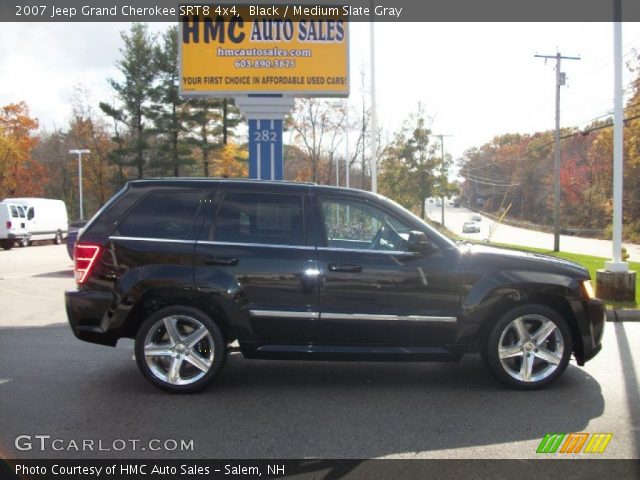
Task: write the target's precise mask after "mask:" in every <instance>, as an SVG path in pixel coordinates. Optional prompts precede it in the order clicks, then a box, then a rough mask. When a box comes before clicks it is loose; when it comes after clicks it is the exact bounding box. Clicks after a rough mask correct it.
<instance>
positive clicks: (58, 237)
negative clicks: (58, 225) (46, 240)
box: [53, 230, 62, 245]
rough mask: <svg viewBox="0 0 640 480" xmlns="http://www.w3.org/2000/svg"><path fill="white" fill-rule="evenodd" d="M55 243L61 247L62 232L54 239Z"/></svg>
mask: <svg viewBox="0 0 640 480" xmlns="http://www.w3.org/2000/svg"><path fill="white" fill-rule="evenodd" d="M53 243H54V244H55V245H60V244H61V243H62V232H61V231H60V230H58V231H57V232H56V236H55V237H54V238H53Z"/></svg>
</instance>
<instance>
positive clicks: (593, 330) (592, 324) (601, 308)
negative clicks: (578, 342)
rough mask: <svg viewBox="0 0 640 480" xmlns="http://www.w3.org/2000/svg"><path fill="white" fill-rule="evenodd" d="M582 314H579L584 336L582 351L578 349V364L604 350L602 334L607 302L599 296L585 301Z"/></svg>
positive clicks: (581, 330)
mask: <svg viewBox="0 0 640 480" xmlns="http://www.w3.org/2000/svg"><path fill="white" fill-rule="evenodd" d="M581 303H582V308H581V310H582V314H581V315H579V316H578V315H577V317H578V323H579V324H580V333H581V336H582V351H581V352H580V351H576V359H577V361H578V365H584V363H585V362H588V361H589V360H591V359H592V358H593V357H595V356H596V355H597V354H598V352H599V351H600V350H602V335H603V333H604V325H605V322H606V311H605V304H604V302H603V301H602V300H599V299H597V298H594V299H591V300H587V301H583V302H581Z"/></svg>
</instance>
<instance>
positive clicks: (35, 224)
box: [2, 198, 69, 245]
mask: <svg viewBox="0 0 640 480" xmlns="http://www.w3.org/2000/svg"><path fill="white" fill-rule="evenodd" d="M2 202H3V203H13V204H16V205H21V206H22V207H23V208H24V210H25V213H26V214H27V230H28V232H29V235H30V236H31V240H53V242H54V243H55V244H56V245H58V244H60V243H62V239H63V238H64V237H65V236H66V235H67V232H68V231H69V219H68V217H67V207H66V205H65V204H64V202H63V201H62V200H52V199H50V198H5V199H4V200H3V201H2Z"/></svg>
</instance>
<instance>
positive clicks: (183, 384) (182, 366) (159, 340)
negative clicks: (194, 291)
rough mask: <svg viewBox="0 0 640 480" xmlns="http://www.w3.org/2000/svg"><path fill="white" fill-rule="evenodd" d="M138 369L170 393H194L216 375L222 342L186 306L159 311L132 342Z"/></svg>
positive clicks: (206, 322) (198, 313)
mask: <svg viewBox="0 0 640 480" xmlns="http://www.w3.org/2000/svg"><path fill="white" fill-rule="evenodd" d="M135 353H136V362H137V364H138V368H140V371H141V372H142V374H143V375H144V376H145V378H146V379H147V380H149V381H150V382H151V383H152V384H153V385H155V386H156V387H158V388H161V389H163V390H166V391H169V392H174V393H186V392H195V391H196V390H200V389H202V388H204V387H205V386H207V385H208V384H209V383H211V381H212V380H213V379H214V377H215V376H216V375H217V374H218V372H219V370H220V368H221V367H222V364H223V362H224V357H225V342H224V338H223V336H222V333H221V332H220V329H219V328H218V326H217V325H216V324H215V322H214V321H213V320H212V319H211V318H210V317H209V316H208V315H206V314H205V313H203V312H202V311H200V310H198V309H196V308H193V307H188V306H173V307H167V308H163V309H161V310H158V311H157V312H155V313H153V314H152V315H151V316H149V318H147V320H145V321H144V323H143V324H142V325H141V327H140V330H139V331H138V334H137V336H136V342H135Z"/></svg>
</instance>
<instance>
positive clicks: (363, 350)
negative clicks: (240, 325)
mask: <svg viewBox="0 0 640 480" xmlns="http://www.w3.org/2000/svg"><path fill="white" fill-rule="evenodd" d="M240 350H241V351H242V354H243V355H244V357H245V358H252V359H264V360H337V361H360V362H376V361H382V362H424V361H437V362H455V361H457V360H459V359H460V357H462V352H453V351H451V350H448V349H446V348H441V347H397V346H393V347H388V346H377V345H371V346H348V345H256V344H246V343H243V344H241V345H240Z"/></svg>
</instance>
